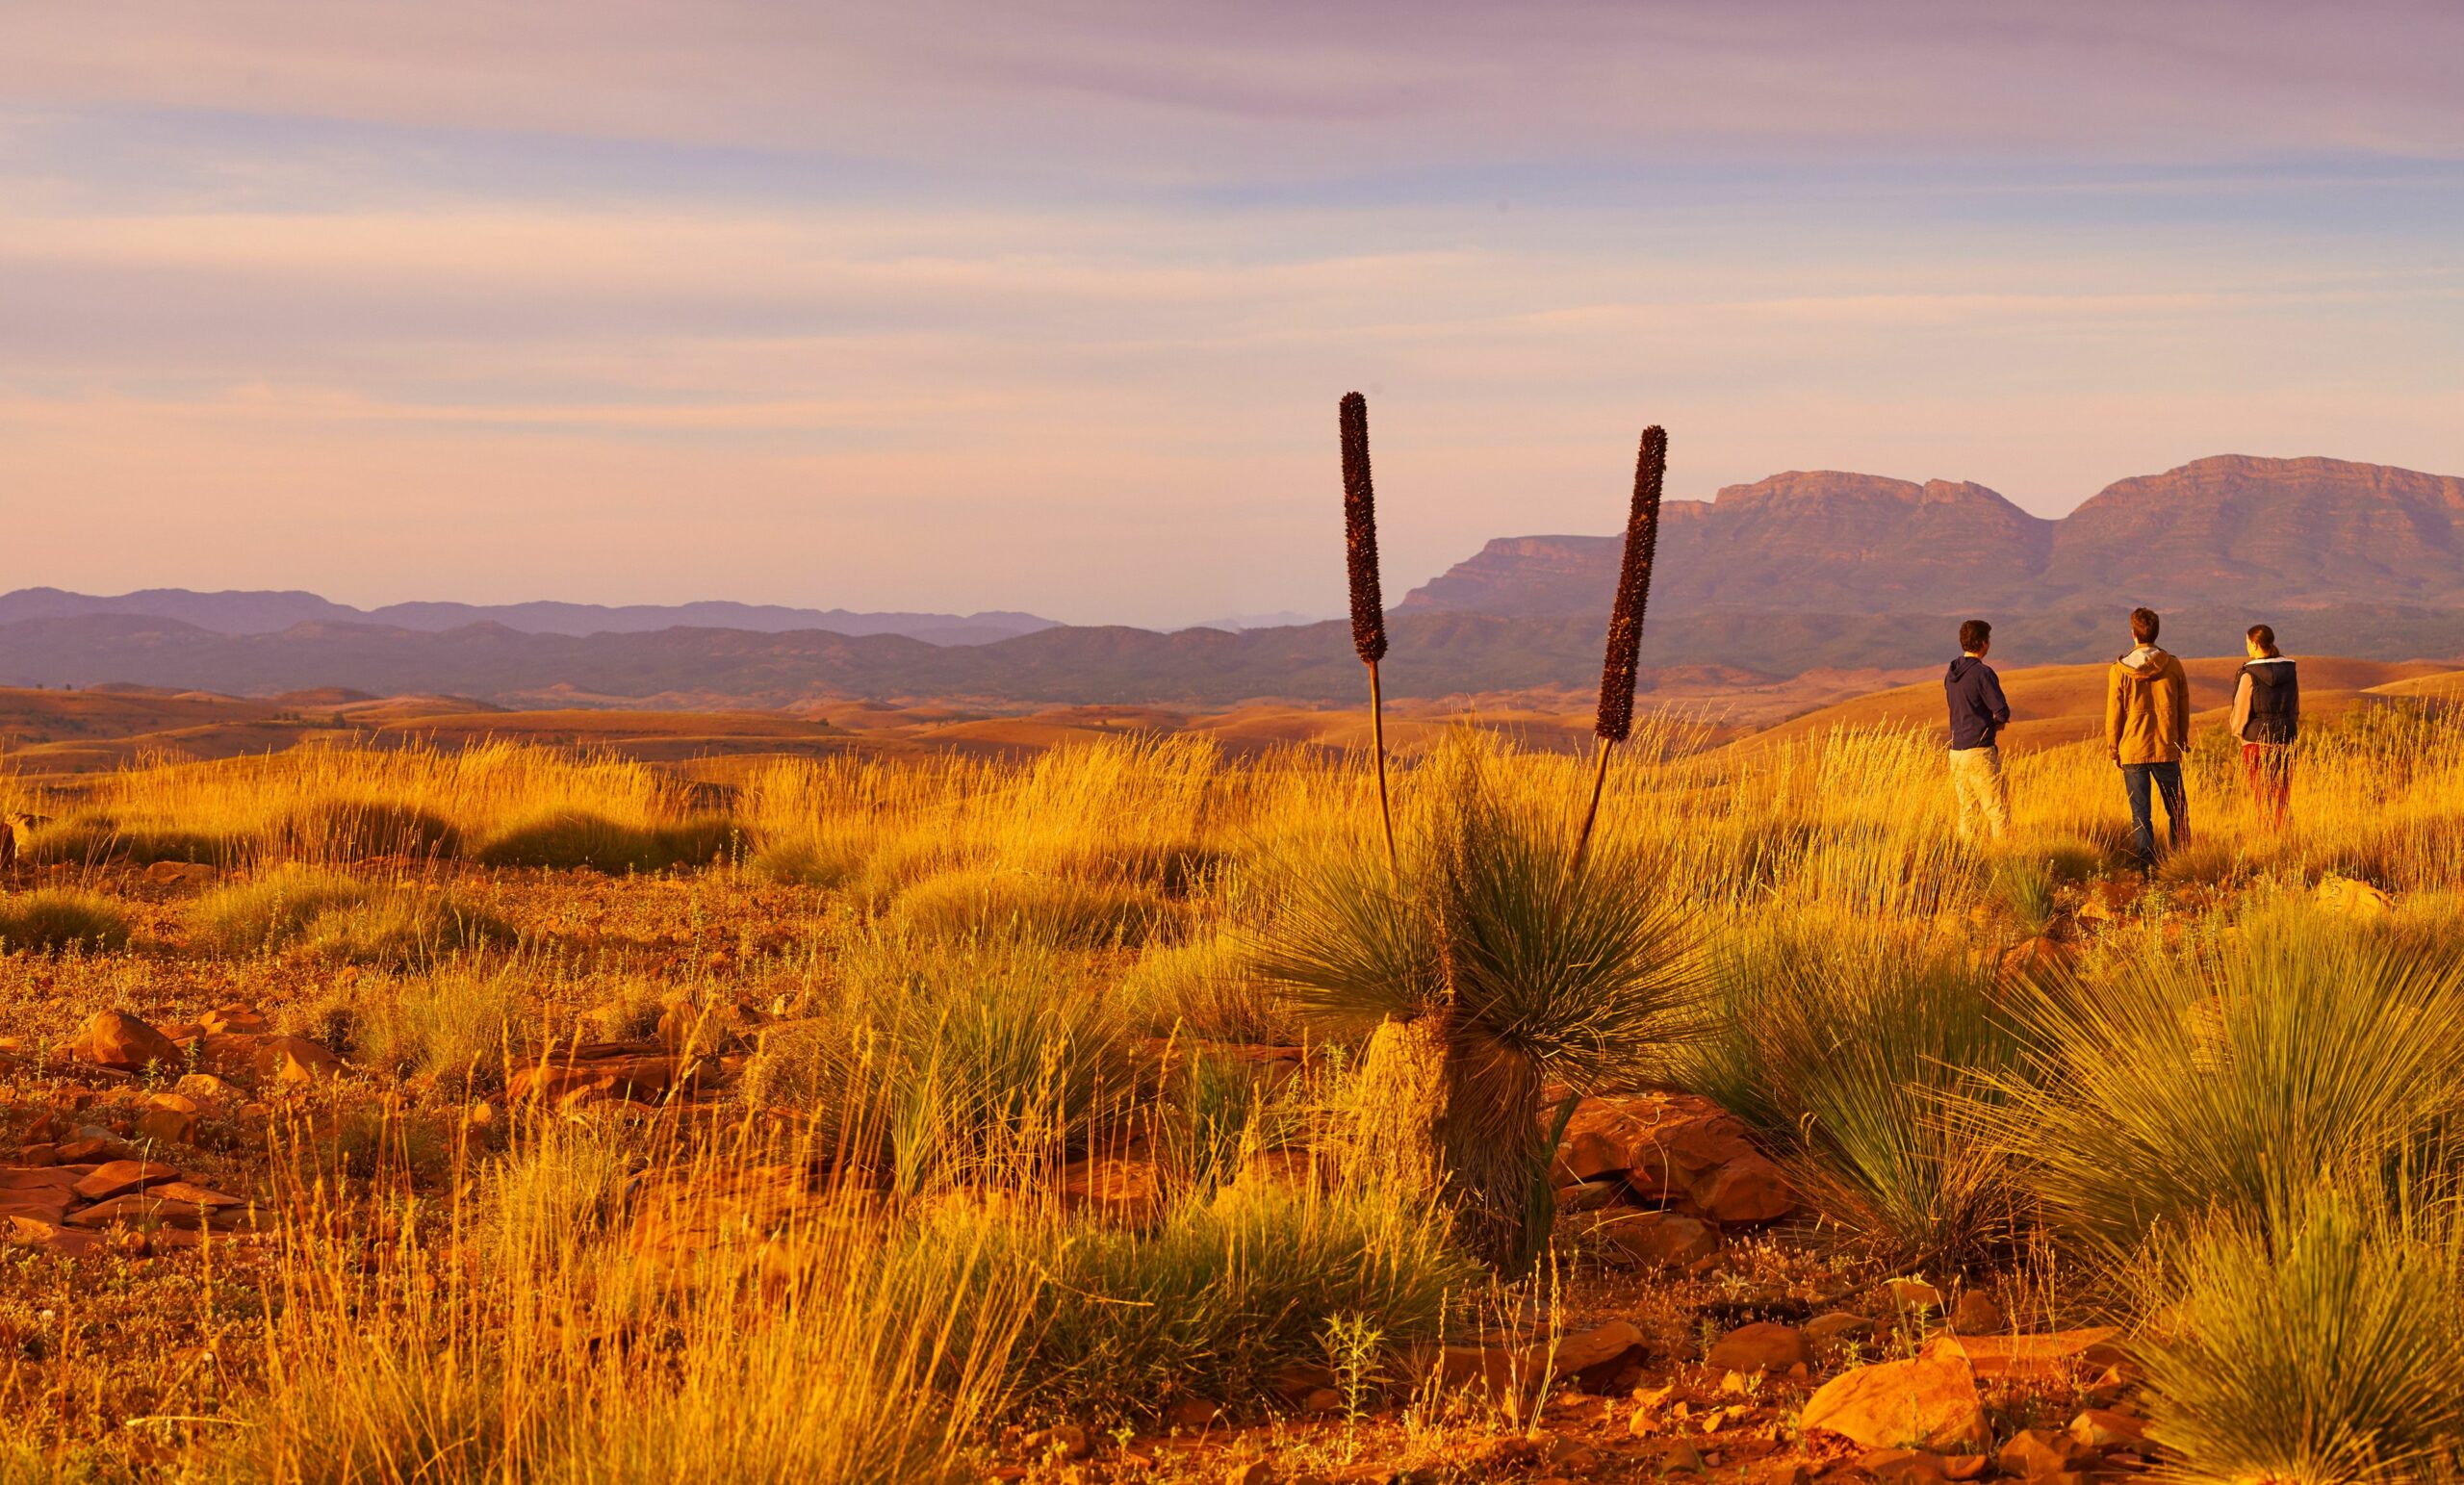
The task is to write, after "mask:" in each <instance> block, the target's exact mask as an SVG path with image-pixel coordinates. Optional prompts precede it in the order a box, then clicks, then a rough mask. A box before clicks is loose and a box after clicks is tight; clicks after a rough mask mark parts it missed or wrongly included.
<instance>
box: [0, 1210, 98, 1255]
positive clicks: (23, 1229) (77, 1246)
mask: <svg viewBox="0 0 2464 1485" xmlns="http://www.w3.org/2000/svg"><path fill="white" fill-rule="evenodd" d="M0 1233H5V1234H6V1235H7V1237H8V1239H9V1241H10V1242H13V1243H15V1244H17V1245H18V1246H20V1247H30V1248H35V1249H39V1251H42V1252H46V1253H56V1254H58V1255H60V1256H61V1257H63V1258H83V1257H85V1256H86V1255H87V1254H89V1253H92V1252H95V1251H97V1250H99V1249H101V1248H102V1247H103V1246H104V1243H103V1240H102V1239H101V1238H99V1237H96V1236H95V1235H94V1234H92V1233H90V1232H79V1231H77V1230H76V1229H75V1228H73V1227H66V1226H63V1225H62V1224H61V1223H59V1222H55V1221H50V1220H48V1219H45V1218H42V1217H36V1216H23V1215H12V1216H6V1217H0Z"/></svg>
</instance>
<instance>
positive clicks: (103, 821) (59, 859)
mask: <svg viewBox="0 0 2464 1485" xmlns="http://www.w3.org/2000/svg"><path fill="white" fill-rule="evenodd" d="M254 848H255V842H254V841H253V840H252V839H250V838H249V837H247V836H244V835H233V834H228V833H225V832H219V831H203V830H182V829H176V828H170V827H163V826H151V825H123V824H121V823H120V822H119V821H118V820H116V819H115V818H113V817H112V816H110V815H108V814H77V815H71V816H69V817H68V818H67V819H64V820H55V821H53V822H51V823H49V824H47V825H44V826H41V827H39V829H36V830H34V831H32V832H28V834H27V837H26V838H25V839H24V840H23V841H21V842H20V843H19V851H18V856H19V858H20V859H22V860H25V861H28V862H30V863H32V864H34V865H38V866H51V865H66V866H99V865H101V864H102V863H104V862H106V861H124V862H126V863H128V864H129V865H132V866H150V865H152V864H153V863H154V862H156V861H196V862H204V863H206V864H209V865H227V864H229V863H231V862H233V861H238V860H242V859H244V858H246V857H247V856H248V855H249V854H250V853H251V852H252V851H253V850H254Z"/></svg>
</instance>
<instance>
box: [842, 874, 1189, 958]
mask: <svg viewBox="0 0 2464 1485" xmlns="http://www.w3.org/2000/svg"><path fill="white" fill-rule="evenodd" d="M890 916H891V918H892V920H893V921H894V922H896V923H897V924H898V925H899V926H900V927H901V928H903V929H905V930H907V931H909V932H911V933H913V934H915V935H918V936H921V937H925V938H943V939H948V938H965V937H976V936H990V937H995V938H1007V939H1016V940H1020V941H1024V942H1027V943H1039V944H1052V945H1062V946H1069V947H1076V948H1103V947H1106V946H1130V945H1136V944H1140V943H1143V942H1145V941H1146V939H1147V938H1148V937H1149V936H1151V935H1155V934H1157V933H1159V932H1160V931H1162V930H1163V929H1164V928H1165V927H1166V926H1167V925H1168V923H1170V921H1171V920H1172V916H1173V909H1172V907H1171V905H1170V904H1168V903H1166V902H1165V901H1164V900H1163V899H1161V898H1159V897H1157V896H1156V895H1155V894H1154V893H1153V892H1151V891H1148V890H1147V889H1146V888H1144V887H1141V886H1136V885H1133V884H1130V883H1106V882H1087V881H1081V880H1079V879H1076V878H1070V877H1044V876H1031V875H1029V874H1027V873H1024V872H1018V871H1008V870H999V869H993V868H988V867H975V868H966V869H962V870H959V871H951V872H943V873H942V874H941V875H939V876H937V877H928V878H926V879H925V880H923V881H921V882H918V883H915V884H914V885H913V886H911V887H909V888H908V889H907V890H906V891H904V892H902V893H900V894H899V896H898V899H897V901H896V902H895V903H893V904H892V905H891V908H890Z"/></svg>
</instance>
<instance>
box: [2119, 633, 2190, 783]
mask: <svg viewBox="0 0 2464 1485" xmlns="http://www.w3.org/2000/svg"><path fill="white" fill-rule="evenodd" d="M2190 737H2191V682H2190V678H2189V677H2188V676H2186V675H2184V674H2183V673H2182V662H2181V661H2179V660H2177V659H2175V658H2173V657H2172V656H2171V655H2169V654H2168V653H2165V652H2164V651H2162V650H2159V649H2157V648H2156V647H2155V646H2154V645H2141V646H2140V647H2138V648H2137V649H2135V650H2133V651H2131V652H2130V653H2128V654H2126V655H2123V656H2122V657H2121V658H2120V659H2118V660H2116V661H2115V662H2114V668H2113V675H2112V678H2110V679H2109V680H2108V681H2107V682H2106V685H2105V746H2106V747H2107V748H2108V749H2110V750H2111V751H2112V753H2113V755H2114V761H2115V762H2117V763H2178V762H2180V761H2181V760H2182V749H2183V747H2184V746H2185V745H2187V744H2188V743H2189V742H2190Z"/></svg>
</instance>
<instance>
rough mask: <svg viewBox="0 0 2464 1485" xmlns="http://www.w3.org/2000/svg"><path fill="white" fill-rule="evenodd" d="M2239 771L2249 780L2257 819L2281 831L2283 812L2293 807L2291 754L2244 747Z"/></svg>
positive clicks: (2278, 749) (2259, 746) (2265, 747)
mask: <svg viewBox="0 0 2464 1485" xmlns="http://www.w3.org/2000/svg"><path fill="white" fill-rule="evenodd" d="M2242 769H2243V771H2244V772H2245V773H2246V774H2248V775H2249V776H2250V799H2251V801H2252V803H2254V804H2256V805H2257V806H2258V807H2259V818H2260V819H2262V820H2264V821H2266V822H2267V823H2268V825H2269V826H2270V827H2271V828H2273V829H2276V830H2281V829H2283V828H2284V817H2285V812H2286V811H2287V810H2288V809H2290V808H2291V807H2292V806H2293V750H2292V749H2290V748H2284V747H2271V746H2269V745H2268V744H2266V743H2244V744H2243V745H2242Z"/></svg>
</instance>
